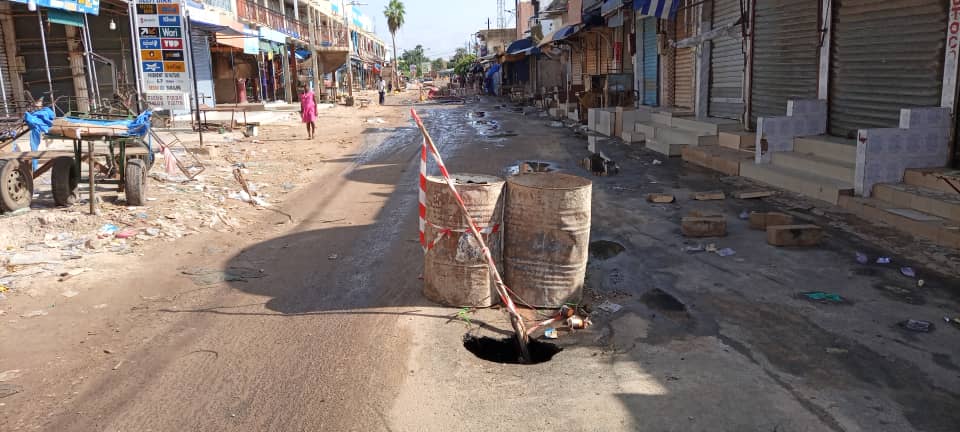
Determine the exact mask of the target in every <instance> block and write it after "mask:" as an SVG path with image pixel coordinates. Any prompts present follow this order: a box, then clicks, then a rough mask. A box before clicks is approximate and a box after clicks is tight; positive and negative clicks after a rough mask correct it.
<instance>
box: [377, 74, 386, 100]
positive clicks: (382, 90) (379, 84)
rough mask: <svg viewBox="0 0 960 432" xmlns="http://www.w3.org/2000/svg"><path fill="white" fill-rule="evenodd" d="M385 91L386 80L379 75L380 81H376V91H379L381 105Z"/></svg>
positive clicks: (384, 97) (384, 98)
mask: <svg viewBox="0 0 960 432" xmlns="http://www.w3.org/2000/svg"><path fill="white" fill-rule="evenodd" d="M386 91H387V82H386V81H384V80H383V77H382V76H381V77H380V81H377V92H378V93H380V105H383V102H384V101H385V100H386Z"/></svg>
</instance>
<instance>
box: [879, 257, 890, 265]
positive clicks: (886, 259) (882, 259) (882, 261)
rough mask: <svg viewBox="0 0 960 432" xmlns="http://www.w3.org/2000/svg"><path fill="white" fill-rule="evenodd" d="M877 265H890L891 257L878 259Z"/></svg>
mask: <svg viewBox="0 0 960 432" xmlns="http://www.w3.org/2000/svg"><path fill="white" fill-rule="evenodd" d="M877 264H890V257H878V258H877Z"/></svg>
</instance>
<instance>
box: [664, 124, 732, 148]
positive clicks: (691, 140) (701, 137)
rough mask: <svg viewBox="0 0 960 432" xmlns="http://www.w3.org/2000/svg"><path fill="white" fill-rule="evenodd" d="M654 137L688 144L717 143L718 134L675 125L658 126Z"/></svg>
mask: <svg viewBox="0 0 960 432" xmlns="http://www.w3.org/2000/svg"><path fill="white" fill-rule="evenodd" d="M654 139H657V140H660V141H665V142H669V143H674V144H687V145H692V146H700V145H717V135H716V134H707V133H702V132H694V131H689V130H686V129H678V128H675V127H659V126H658V127H657V131H656V134H655V135H654Z"/></svg>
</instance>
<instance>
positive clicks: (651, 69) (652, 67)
mask: <svg viewBox="0 0 960 432" xmlns="http://www.w3.org/2000/svg"><path fill="white" fill-rule="evenodd" d="M638 30H639V32H641V34H642V40H641V49H642V53H643V104H644V105H650V106H657V104H658V103H659V101H658V98H657V96H658V92H659V85H658V84H659V74H658V73H657V72H658V71H659V70H660V56H658V55H657V19H656V18H647V19H644V20H643V21H641V25H640V29H638Z"/></svg>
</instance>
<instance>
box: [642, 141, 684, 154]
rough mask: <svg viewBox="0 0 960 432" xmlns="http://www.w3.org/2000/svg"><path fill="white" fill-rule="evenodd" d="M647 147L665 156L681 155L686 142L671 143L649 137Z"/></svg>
mask: <svg viewBox="0 0 960 432" xmlns="http://www.w3.org/2000/svg"><path fill="white" fill-rule="evenodd" d="M646 146H647V148H648V149H650V150H653V151H655V152H657V153H660V154H662V155H665V156H669V157H674V156H680V155H681V152H682V151H683V148H684V147H686V146H687V145H686V144H670V143H666V142H663V141H658V140H654V139H650V138H647V144H646Z"/></svg>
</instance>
